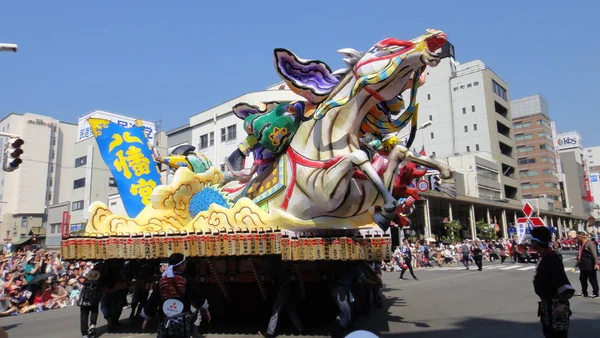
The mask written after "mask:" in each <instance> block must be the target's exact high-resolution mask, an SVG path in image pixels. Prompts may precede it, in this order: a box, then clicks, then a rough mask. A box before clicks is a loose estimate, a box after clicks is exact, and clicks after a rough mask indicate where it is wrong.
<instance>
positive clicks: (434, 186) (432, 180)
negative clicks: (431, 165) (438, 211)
mask: <svg viewBox="0 0 600 338" xmlns="http://www.w3.org/2000/svg"><path fill="white" fill-rule="evenodd" d="M440 184H442V179H441V178H440V175H435V174H434V175H431V176H429V186H430V187H431V188H430V189H431V190H435V191H440Z"/></svg>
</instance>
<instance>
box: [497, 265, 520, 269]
mask: <svg viewBox="0 0 600 338" xmlns="http://www.w3.org/2000/svg"><path fill="white" fill-rule="evenodd" d="M518 267H520V266H519V265H513V266H507V267H504V268H500V270H511V269H516V268H518Z"/></svg>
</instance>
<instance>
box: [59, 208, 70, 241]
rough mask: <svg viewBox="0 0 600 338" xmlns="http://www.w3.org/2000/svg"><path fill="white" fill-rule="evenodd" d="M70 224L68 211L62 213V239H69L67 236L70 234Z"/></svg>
mask: <svg viewBox="0 0 600 338" xmlns="http://www.w3.org/2000/svg"><path fill="white" fill-rule="evenodd" d="M70 223H71V214H69V212H68V211H63V215H62V224H61V229H60V230H61V231H60V232H61V234H62V238H69V235H70V234H71V230H70V227H69V225H70Z"/></svg>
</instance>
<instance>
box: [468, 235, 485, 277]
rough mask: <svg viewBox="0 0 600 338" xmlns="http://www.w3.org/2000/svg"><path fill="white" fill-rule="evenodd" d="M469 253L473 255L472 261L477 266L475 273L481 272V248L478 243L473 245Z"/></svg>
mask: <svg viewBox="0 0 600 338" xmlns="http://www.w3.org/2000/svg"><path fill="white" fill-rule="evenodd" d="M471 253H472V254H473V260H474V261H475V264H476V265H477V271H481V270H483V250H481V246H480V245H479V242H478V241H475V242H474V243H473V249H471Z"/></svg>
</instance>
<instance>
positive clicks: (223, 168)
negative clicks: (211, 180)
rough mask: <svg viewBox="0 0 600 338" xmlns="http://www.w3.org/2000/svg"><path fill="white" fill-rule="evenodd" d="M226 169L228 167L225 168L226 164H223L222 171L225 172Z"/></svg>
mask: <svg viewBox="0 0 600 338" xmlns="http://www.w3.org/2000/svg"><path fill="white" fill-rule="evenodd" d="M225 169H227V168H225V165H224V164H221V172H225Z"/></svg>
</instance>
